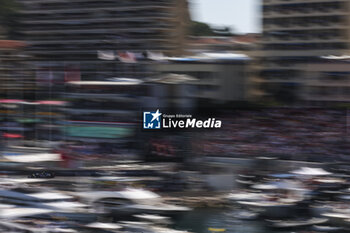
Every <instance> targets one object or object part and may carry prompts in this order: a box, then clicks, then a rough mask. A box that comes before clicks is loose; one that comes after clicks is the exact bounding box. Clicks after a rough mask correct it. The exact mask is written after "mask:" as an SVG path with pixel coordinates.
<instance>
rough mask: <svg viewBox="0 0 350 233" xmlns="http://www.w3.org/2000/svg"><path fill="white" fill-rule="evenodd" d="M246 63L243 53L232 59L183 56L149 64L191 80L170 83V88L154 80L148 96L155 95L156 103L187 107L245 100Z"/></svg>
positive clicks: (160, 71)
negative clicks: (176, 83)
mask: <svg viewBox="0 0 350 233" xmlns="http://www.w3.org/2000/svg"><path fill="white" fill-rule="evenodd" d="M224 55H225V54H224ZM249 64H250V62H249V59H248V57H246V56H242V57H240V58H238V57H237V58H235V59H200V58H199V59H194V60H191V59H190V60H187V59H185V58H184V59H182V60H181V59H179V60H176V61H172V62H169V63H167V64H153V65H152V67H153V69H154V70H155V71H157V72H159V73H161V74H167V73H172V74H179V75H188V76H190V77H193V78H195V80H194V81H190V82H187V83H182V84H181V85H173V87H172V88H170V89H169V85H161V84H160V83H158V84H157V85H155V87H154V88H153V91H152V93H155V94H152V96H153V97H156V98H155V100H156V103H157V104H156V105H158V106H164V107H170V106H178V107H179V108H187V109H190V108H192V109H196V108H198V107H208V106H209V105H210V104H214V105H215V104H218V103H220V104H225V103H229V102H241V101H246V100H247V75H248V73H247V69H248V65H249ZM170 86H171V85H170ZM202 105H204V106H202ZM216 106H217V105H216Z"/></svg>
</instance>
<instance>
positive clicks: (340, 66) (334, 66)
mask: <svg viewBox="0 0 350 233" xmlns="http://www.w3.org/2000/svg"><path fill="white" fill-rule="evenodd" d="M349 61H350V60H349V58H346V57H344V58H340V57H339V58H337V59H329V58H324V59H323V60H321V61H319V62H317V63H312V64H307V65H306V66H305V75H307V77H308V79H307V80H306V81H305V83H304V85H303V92H302V97H303V100H305V101H306V102H307V103H309V104H310V105H315V104H316V105H317V104H319V105H325V104H327V105H334V104H339V105H340V106H341V105H342V104H343V103H349V102H350V66H349Z"/></svg>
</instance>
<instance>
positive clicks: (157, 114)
mask: <svg viewBox="0 0 350 233" xmlns="http://www.w3.org/2000/svg"><path fill="white" fill-rule="evenodd" d="M161 115H162V114H161V113H160V112H159V109H157V112H155V113H152V116H153V118H152V120H151V122H153V121H154V120H157V121H159V117H160V116H161Z"/></svg>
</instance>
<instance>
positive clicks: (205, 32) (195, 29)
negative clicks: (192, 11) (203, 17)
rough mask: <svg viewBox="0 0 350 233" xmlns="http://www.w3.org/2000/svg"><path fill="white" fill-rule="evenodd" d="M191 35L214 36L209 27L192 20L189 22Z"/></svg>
mask: <svg viewBox="0 0 350 233" xmlns="http://www.w3.org/2000/svg"><path fill="white" fill-rule="evenodd" d="M190 34H191V36H214V35H215V33H214V31H213V30H212V29H211V27H210V26H209V25H208V24H206V23H202V22H197V21H192V23H191V33H190Z"/></svg>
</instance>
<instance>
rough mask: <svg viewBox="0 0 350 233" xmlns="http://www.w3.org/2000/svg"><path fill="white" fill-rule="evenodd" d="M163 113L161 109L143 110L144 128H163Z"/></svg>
mask: <svg viewBox="0 0 350 233" xmlns="http://www.w3.org/2000/svg"><path fill="white" fill-rule="evenodd" d="M161 116H162V114H161V113H160V112H159V109H158V110H157V111H156V112H143V128H144V129H161V128H162V124H161V118H162V117H161Z"/></svg>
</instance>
